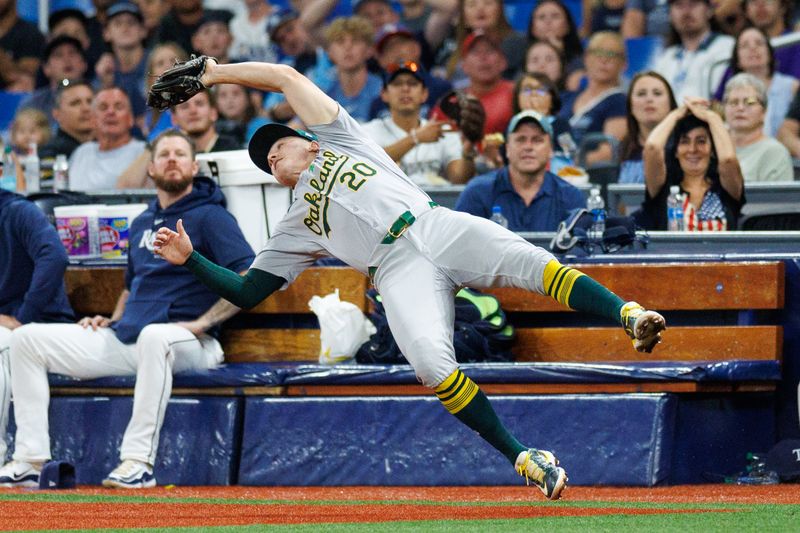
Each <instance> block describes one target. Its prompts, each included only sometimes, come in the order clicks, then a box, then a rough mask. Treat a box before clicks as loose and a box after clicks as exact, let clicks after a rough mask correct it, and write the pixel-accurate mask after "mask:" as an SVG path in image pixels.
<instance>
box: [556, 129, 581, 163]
mask: <svg viewBox="0 0 800 533" xmlns="http://www.w3.org/2000/svg"><path fill="white" fill-rule="evenodd" d="M558 144H560V145H561V149H562V150H564V155H565V156H566V157H567V158H568V159H569V164H570V165H573V164H575V158H576V157H577V155H578V145H577V144H575V139H573V138H572V135H570V133H569V132H566V131H565V132H564V133H559V134H558Z"/></svg>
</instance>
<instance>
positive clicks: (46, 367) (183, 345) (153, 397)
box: [10, 324, 223, 465]
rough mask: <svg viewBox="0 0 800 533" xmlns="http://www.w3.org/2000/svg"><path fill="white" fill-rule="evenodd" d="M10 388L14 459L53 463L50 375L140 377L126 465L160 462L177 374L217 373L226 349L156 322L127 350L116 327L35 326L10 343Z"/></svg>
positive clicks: (124, 456) (24, 328)
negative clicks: (161, 436) (160, 438)
mask: <svg viewBox="0 0 800 533" xmlns="http://www.w3.org/2000/svg"><path fill="white" fill-rule="evenodd" d="M10 354H11V356H10V359H11V385H12V391H13V394H14V415H15V418H16V422H17V434H16V446H15V450H14V459H15V460H19V461H27V462H31V461H46V460H48V459H50V458H51V457H50V435H49V429H48V420H47V410H48V406H49V403H50V388H49V386H48V383H47V373H48V372H53V373H57V374H64V375H67V376H72V377H75V378H80V379H92V378H99V377H106V376H126V375H131V374H135V375H136V386H135V389H134V393H133V414H132V415H131V419H130V422H129V423H128V427H127V429H126V430H125V436H124V437H123V439H122V446H121V448H120V459H121V460H125V459H135V460H137V461H142V462H145V463H148V464H150V465H152V464H154V462H155V457H156V451H157V450H158V436H159V432H160V430H161V425H162V424H163V422H164V413H165V411H166V409H167V402H168V401H169V397H170V394H171V393H172V374H173V373H175V372H182V371H184V370H190V369H207V368H213V367H215V366H216V365H218V364H219V363H221V362H222V359H223V353H222V347H221V346H220V345H219V342H217V340H216V339H214V338H213V337H210V336H208V335H201V336H200V337H195V335H194V334H192V333H191V332H190V331H189V330H188V329H186V328H183V327H181V326H176V325H174V324H151V325H149V326H147V327H145V328H144V329H143V330H142V332H141V333H140V334H139V338H138V339H137V341H136V344H123V343H122V342H120V341H119V340H118V339H117V337H116V335H114V331H113V330H111V329H110V328H99V329H98V330H97V331H93V330H92V329H91V328H86V329H84V328H83V327H82V326H79V325H77V324H29V325H26V326H22V327H20V328H17V329H16V330H14V334H13V335H12V337H11V352H10Z"/></svg>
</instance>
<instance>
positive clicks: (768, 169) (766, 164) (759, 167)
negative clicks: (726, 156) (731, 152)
mask: <svg viewBox="0 0 800 533" xmlns="http://www.w3.org/2000/svg"><path fill="white" fill-rule="evenodd" d="M736 158H737V159H738V160H739V166H740V167H741V168H742V175H743V176H744V181H745V184H747V183H753V182H754V181H792V180H794V168H792V156H790V155H789V150H787V149H786V147H785V146H784V145H782V144H781V143H779V142H778V141H776V140H775V139H773V138H772V137H765V138H763V139H761V140H760V141H757V142H754V143H753V144H750V145H748V146H745V147H742V148H737V149H736Z"/></svg>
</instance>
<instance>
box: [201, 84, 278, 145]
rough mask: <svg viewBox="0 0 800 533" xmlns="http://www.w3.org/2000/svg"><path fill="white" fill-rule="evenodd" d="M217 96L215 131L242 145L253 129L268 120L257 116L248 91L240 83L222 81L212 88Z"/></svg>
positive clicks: (248, 139)
mask: <svg viewBox="0 0 800 533" xmlns="http://www.w3.org/2000/svg"><path fill="white" fill-rule="evenodd" d="M214 91H215V93H216V96H217V110H218V111H219V120H217V132H219V133H220V134H225V135H230V136H231V137H234V138H235V139H236V140H237V141H238V142H239V144H241V145H242V147H245V146H246V145H247V143H248V142H249V141H250V137H252V136H253V134H254V133H255V131H256V130H257V129H258V128H260V127H261V126H263V125H264V124H268V123H269V122H270V121H269V120H267V119H266V118H264V117H260V116H258V112H257V109H258V108H257V107H256V105H255V103H254V102H253V98H252V97H251V95H250V93H249V91H248V90H247V89H246V88H245V87H244V86H242V85H236V84H233V83H223V84H220V85H217V86H216V87H215V88H214Z"/></svg>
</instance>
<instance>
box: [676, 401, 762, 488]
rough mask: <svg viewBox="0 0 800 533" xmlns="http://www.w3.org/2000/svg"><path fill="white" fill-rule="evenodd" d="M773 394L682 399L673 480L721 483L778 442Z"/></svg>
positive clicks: (678, 482)
mask: <svg viewBox="0 0 800 533" xmlns="http://www.w3.org/2000/svg"><path fill="white" fill-rule="evenodd" d="M774 413H775V400H774V398H773V395H772V394H741V395H733V396H724V397H723V396H705V397H689V396H685V397H682V398H681V402H680V405H679V406H678V413H677V423H676V429H677V431H676V435H675V446H674V447H673V453H672V461H671V463H672V464H671V467H670V475H669V478H668V479H667V483H668V484H671V485H679V484H684V483H709V482H721V481H722V479H723V477H724V476H729V475H732V474H736V473H738V472H741V471H742V470H744V467H745V465H746V463H747V461H746V455H747V452H767V451H769V449H770V448H771V447H772V446H773V444H774V443H775V414H774Z"/></svg>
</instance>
